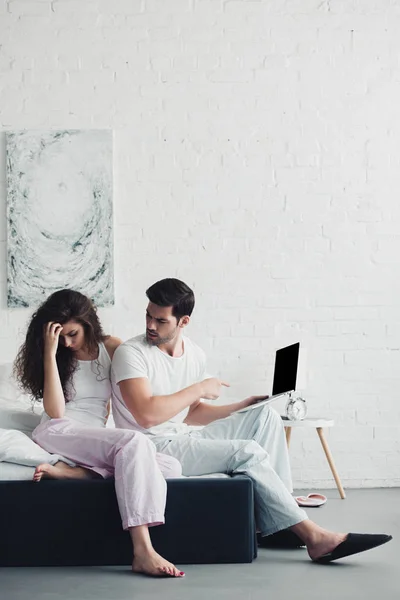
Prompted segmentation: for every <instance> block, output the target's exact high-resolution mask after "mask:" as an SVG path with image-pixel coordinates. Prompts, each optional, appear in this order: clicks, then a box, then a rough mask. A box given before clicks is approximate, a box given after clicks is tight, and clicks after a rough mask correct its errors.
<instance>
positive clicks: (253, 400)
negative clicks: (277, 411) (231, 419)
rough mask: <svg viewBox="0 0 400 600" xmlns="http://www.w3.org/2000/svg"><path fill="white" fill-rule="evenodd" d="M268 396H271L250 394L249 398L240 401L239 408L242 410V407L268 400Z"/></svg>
mask: <svg viewBox="0 0 400 600" xmlns="http://www.w3.org/2000/svg"><path fill="white" fill-rule="evenodd" d="M268 398H269V396H250V397H249V398H246V399H245V400H242V402H238V408H237V410H240V409H241V408H246V407H247V406H252V405H253V404H258V403H259V402H262V401H263V400H268Z"/></svg>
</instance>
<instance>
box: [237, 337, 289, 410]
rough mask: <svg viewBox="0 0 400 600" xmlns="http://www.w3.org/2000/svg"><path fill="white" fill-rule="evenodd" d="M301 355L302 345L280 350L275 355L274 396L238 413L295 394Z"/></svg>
mask: <svg viewBox="0 0 400 600" xmlns="http://www.w3.org/2000/svg"><path fill="white" fill-rule="evenodd" d="M299 354H300V343H299V342H297V344H292V345H291V346H286V347H285V348H279V350H277V351H276V353H275V368H274V382H273V384H272V395H271V396H270V397H269V398H267V400H263V401H262V402H258V403H257V404H252V405H251V406H246V407H245V408H241V409H240V410H238V411H237V412H246V411H247V410H252V409H253V408H258V407H259V406H263V404H269V403H270V402H273V401H274V400H276V399H277V398H280V397H281V396H284V395H286V394H288V393H290V392H294V391H295V389H296V381H297V371H298V367H299Z"/></svg>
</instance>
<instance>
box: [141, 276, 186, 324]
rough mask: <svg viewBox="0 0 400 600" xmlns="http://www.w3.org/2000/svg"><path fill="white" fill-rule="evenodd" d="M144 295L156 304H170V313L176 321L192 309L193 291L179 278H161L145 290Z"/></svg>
mask: <svg viewBox="0 0 400 600" xmlns="http://www.w3.org/2000/svg"><path fill="white" fill-rule="evenodd" d="M146 296H147V297H148V299H149V300H150V302H152V303H153V304H157V306H172V314H173V316H174V317H176V319H177V321H179V319H180V318H181V317H184V316H186V315H188V316H189V317H190V315H191V314H192V312H193V309H194V293H193V290H191V289H190V287H189V286H188V285H186V283H183V281H180V280H179V279H172V278H168V279H161V281H157V283H154V284H153V285H152V286H150V287H149V289H148V290H146Z"/></svg>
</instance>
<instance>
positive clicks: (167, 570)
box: [132, 549, 185, 577]
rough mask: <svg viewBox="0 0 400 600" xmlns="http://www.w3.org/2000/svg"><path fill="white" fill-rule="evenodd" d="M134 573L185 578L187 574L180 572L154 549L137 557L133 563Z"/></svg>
mask: <svg viewBox="0 0 400 600" xmlns="http://www.w3.org/2000/svg"><path fill="white" fill-rule="evenodd" d="M132 571H133V572H134V573H144V574H145V575H151V576H152V577H184V576H185V573H184V572H183V571H179V569H177V568H176V567H175V565H173V564H172V563H170V562H168V561H167V560H165V558H163V557H162V556H160V555H159V554H157V552H156V551H155V550H153V549H151V550H149V551H146V552H145V553H143V554H141V555H140V556H135V557H134V559H133V563H132Z"/></svg>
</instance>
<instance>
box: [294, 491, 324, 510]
mask: <svg viewBox="0 0 400 600" xmlns="http://www.w3.org/2000/svg"><path fill="white" fill-rule="evenodd" d="M295 500H296V502H297V504H298V505H299V506H308V508H312V507H315V508H317V507H318V506H322V505H323V504H325V502H326V500H327V498H326V496H324V495H323V494H308V496H296V498H295Z"/></svg>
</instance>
